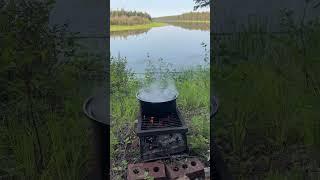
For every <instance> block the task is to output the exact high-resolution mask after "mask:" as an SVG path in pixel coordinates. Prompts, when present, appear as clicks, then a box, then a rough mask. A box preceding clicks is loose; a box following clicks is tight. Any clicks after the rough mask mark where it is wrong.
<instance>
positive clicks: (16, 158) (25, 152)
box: [0, 0, 102, 180]
mask: <svg viewBox="0 0 320 180" xmlns="http://www.w3.org/2000/svg"><path fill="white" fill-rule="evenodd" d="M53 5H54V2H53V1H51V0H50V1H28V0H23V1H11V0H10V1H5V3H4V4H2V5H1V7H0V27H1V36H0V64H1V66H0V82H1V83H0V92H1V96H0V97H1V101H0V107H1V109H5V110H4V111H1V114H0V119H1V126H0V139H2V140H3V141H1V142H0V147H1V148H0V177H1V176H13V177H15V178H17V179H22V178H26V179H35V180H37V179H49V180H50V179H70V180H71V179H85V178H86V173H87V172H86V169H88V168H87V167H86V166H87V161H88V158H89V157H88V154H89V153H88V152H89V149H88V144H87V143H88V142H89V140H88V139H87V138H88V129H87V124H86V122H87V119H85V117H84V116H83V115H82V114H83V113H82V112H81V110H82V107H81V104H82V103H83V100H84V98H86V97H84V95H86V96H87V95H88V94H87V93H88V89H85V88H84V87H92V86H93V84H94V83H95V82H93V81H91V82H86V81H85V78H87V76H88V72H90V71H91V70H95V71H97V73H100V72H102V68H100V69H99V67H102V66H101V62H102V61H101V60H100V61H98V60H96V59H95V58H96V57H95V56H92V55H87V56H84V55H83V54H80V53H78V51H76V49H79V51H80V50H81V47H80V46H78V45H77V44H76V43H75V41H74V39H73V34H72V33H69V32H68V30H67V26H66V25H63V26H60V25H56V26H49V24H48V18H49V12H50V10H51V8H52V6H53ZM87 59H90V60H94V61H90V60H87ZM100 59H101V58H100ZM99 63H100V64H99ZM80 115H81V116H80Z"/></svg>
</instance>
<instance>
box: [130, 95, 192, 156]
mask: <svg viewBox="0 0 320 180" xmlns="http://www.w3.org/2000/svg"><path fill="white" fill-rule="evenodd" d="M176 98H177V94H176V95H175V96H174V97H172V98H171V99H170V98H169V99H168V100H167V101H163V102H152V101H151V102H147V101H145V100H144V99H141V98H140V97H139V93H137V99H138V100H139V102H140V111H139V115H138V124H137V129H136V133H137V135H138V137H139V139H140V154H141V158H142V159H143V160H145V161H147V160H150V159H161V158H167V157H169V156H171V155H176V154H185V153H187V152H188V145H187V136H186V133H187V131H188V128H187V126H186V124H185V121H184V119H183V117H182V116H181V113H180V111H179V110H178V109H177V107H176Z"/></svg>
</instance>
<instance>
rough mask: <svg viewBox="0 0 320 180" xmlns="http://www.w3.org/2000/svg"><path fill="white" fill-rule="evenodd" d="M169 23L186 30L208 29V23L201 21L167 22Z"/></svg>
mask: <svg viewBox="0 0 320 180" xmlns="http://www.w3.org/2000/svg"><path fill="white" fill-rule="evenodd" d="M167 23H168V24H170V25H173V26H178V27H181V28H184V29H188V30H202V31H209V30H210V23H203V22H167Z"/></svg>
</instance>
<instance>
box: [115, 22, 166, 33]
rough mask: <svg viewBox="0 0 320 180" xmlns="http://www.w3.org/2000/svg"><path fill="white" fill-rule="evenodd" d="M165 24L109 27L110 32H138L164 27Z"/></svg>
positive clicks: (154, 23) (153, 23) (152, 23)
mask: <svg viewBox="0 0 320 180" xmlns="http://www.w3.org/2000/svg"><path fill="white" fill-rule="evenodd" d="M166 25H167V23H162V22H151V23H149V24H139V25H111V26H110V31H111V32H114V31H128V30H140V29H150V28H153V27H161V26H166Z"/></svg>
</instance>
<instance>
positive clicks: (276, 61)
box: [211, 24, 320, 179]
mask: <svg viewBox="0 0 320 180" xmlns="http://www.w3.org/2000/svg"><path fill="white" fill-rule="evenodd" d="M308 28H310V29H307V28H306V29H303V30H304V34H303V36H304V37H301V34H300V33H299V32H296V31H295V30H292V29H290V30H289V33H288V34H283V35H274V34H257V33H251V31H252V32H257V30H252V29H251V30H250V29H246V30H245V31H244V32H243V33H234V34H231V35H230V36H226V37H224V38H223V40H221V41H219V47H220V49H219V51H218V52H217V51H215V52H216V53H218V54H219V55H220V56H219V62H221V63H220V64H217V65H215V66H213V67H212V68H211V73H212V77H213V79H211V80H212V81H213V83H214V85H215V87H214V88H215V94H216V95H217V96H218V97H219V100H220V109H219V112H218V114H217V117H216V119H215V120H216V121H215V126H214V129H213V131H212V132H213V133H214V135H215V137H216V139H217V144H218V145H219V146H220V147H221V149H222V151H223V154H224V158H225V160H226V162H227V163H228V165H229V168H230V170H231V172H232V173H233V175H234V176H235V177H236V179H241V178H243V179H264V178H266V179H300V177H298V176H296V178H293V177H294V176H295V173H293V175H292V177H291V174H292V171H293V170H294V169H300V170H301V171H303V172H306V171H307V169H316V168H317V163H319V159H318V158H317V156H316V155H315V154H314V153H316V152H319V149H320V146H319V145H320V133H319V130H320V125H319V124H320V123H319V117H320V113H319V110H318V109H319V107H320V103H319V102H320V96H319V95H320V94H319V87H320V84H319V82H320V74H319V71H318V70H316V69H319V68H320V63H319V59H320V53H319V51H317V50H316V49H318V48H319V45H320V44H319V42H320V41H319V40H320V36H319V35H320V25H319V24H318V25H316V24H314V25H313V27H308ZM302 39H306V40H307V41H308V43H305V44H302V43H301V42H303V41H302ZM304 50H305V51H304ZM274 171H277V173H272V172H274ZM310 174H311V173H310V172H309V173H305V174H304V175H303V176H304V177H306V176H309V175H310ZM318 177H319V175H318Z"/></svg>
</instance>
